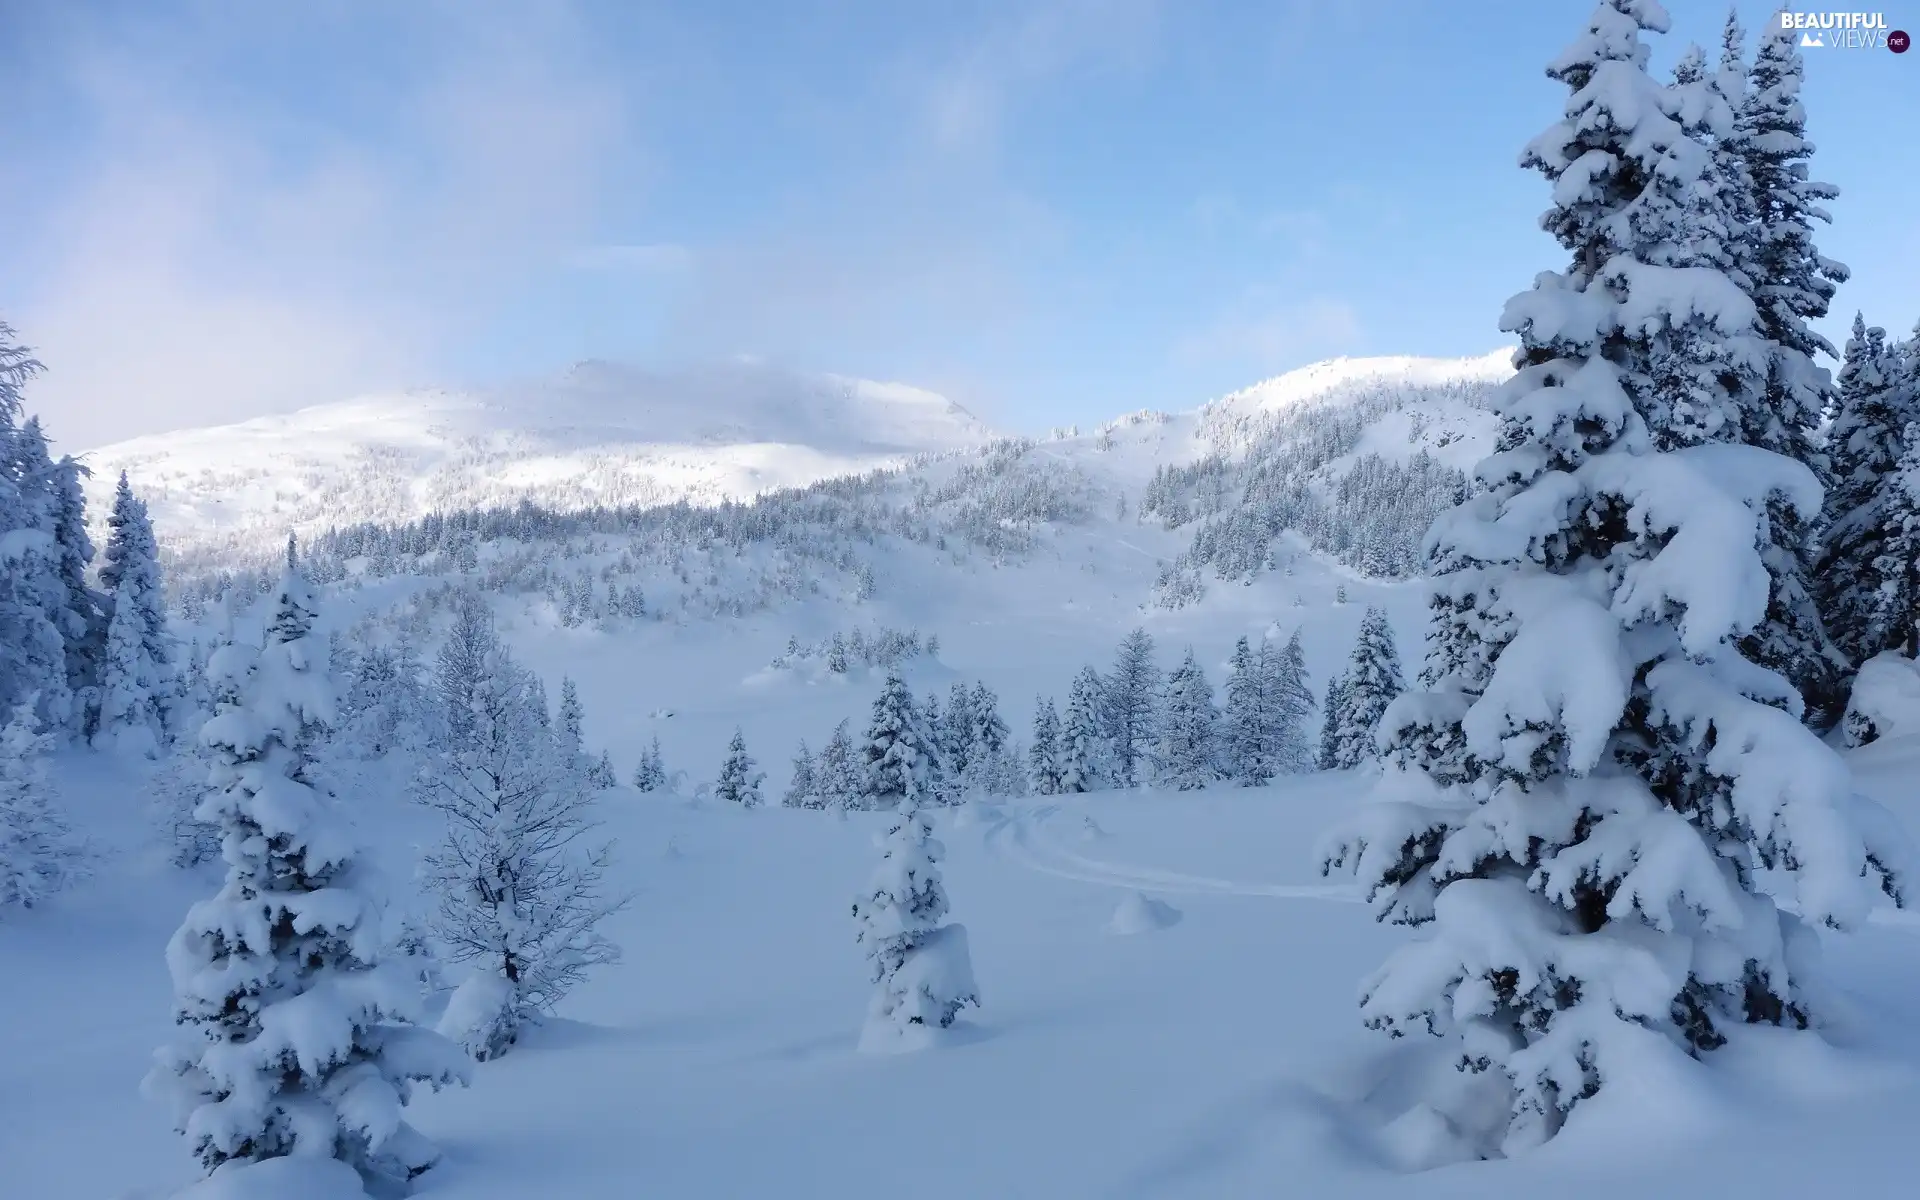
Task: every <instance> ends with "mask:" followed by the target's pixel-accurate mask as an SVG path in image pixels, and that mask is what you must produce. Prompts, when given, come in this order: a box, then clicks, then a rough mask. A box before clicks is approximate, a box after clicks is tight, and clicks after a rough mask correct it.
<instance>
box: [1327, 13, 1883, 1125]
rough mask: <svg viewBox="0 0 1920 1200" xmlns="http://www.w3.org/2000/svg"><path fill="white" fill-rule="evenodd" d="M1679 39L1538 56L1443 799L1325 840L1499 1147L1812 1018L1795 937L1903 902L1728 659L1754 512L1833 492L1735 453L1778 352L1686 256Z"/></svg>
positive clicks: (1838, 774) (1420, 730)
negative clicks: (1765, 876) (1526, 235)
mask: <svg viewBox="0 0 1920 1200" xmlns="http://www.w3.org/2000/svg"><path fill="white" fill-rule="evenodd" d="M1666 23H1667V18H1666V14H1665V13H1664V12H1663V11H1662V10H1661V9H1660V8H1659V7H1658V5H1656V4H1654V3H1652V0H1608V2H1606V3H1602V4H1601V5H1600V6H1599V7H1598V8H1597V10H1596V11H1595V13H1594V16H1593V18H1592V21H1591V24H1590V26H1589V28H1588V30H1587V32H1586V33H1585V35H1584V36H1582V37H1581V38H1580V39H1579V40H1578V41H1577V42H1576V43H1575V44H1574V45H1573V46H1572V47H1571V48H1570V49H1569V50H1568V51H1567V52H1565V53H1564V54H1563V55H1562V56H1561V57H1560V58H1559V59H1558V60H1557V61H1556V62H1555V63H1554V64H1553V65H1552V67H1551V68H1550V69H1549V74H1550V75H1551V76H1552V77H1553V78H1555V79H1557V80H1560V81H1561V82H1563V83H1565V84H1566V85H1567V86H1568V87H1569V89H1570V90H1571V92H1572V96H1571V99H1570V100H1569V101H1568V104H1567V107H1566V113H1565V118H1564V120H1562V121H1560V122H1558V123H1556V124H1555V125H1553V126H1552V127H1551V128H1550V129H1548V130H1547V132H1545V133H1544V134H1542V135H1541V136H1540V137H1538V138H1536V139H1535V140H1534V141H1533V142H1532V143H1531V144H1530V146H1529V147H1528V149H1527V152H1526V155H1525V157H1524V159H1523V162H1524V163H1525V165H1527V166H1530V167H1534V168H1537V169H1539V170H1540V171H1541V172H1542V173H1543V174H1545V175H1546V176H1547V177H1548V179H1550V180H1552V181H1553V182H1554V183H1555V190H1554V197H1555V206H1554V208H1553V209H1551V210H1550V211H1549V213H1548V214H1547V217H1546V219H1545V221H1544V224H1545V227H1546V228H1547V229H1548V230H1549V231H1550V232H1552V233H1553V234H1554V235H1555V237H1556V238H1557V239H1558V240H1559V241H1560V243H1561V244H1562V245H1563V246H1565V247H1566V248H1567V250H1568V251H1569V252H1570V255H1571V258H1572V261H1571V265H1570V266H1569V267H1568V269H1567V270H1565V271H1564V272H1546V273H1543V274H1541V275H1540V276H1538V277H1537V279H1536V281H1535V284H1534V287H1533V289H1532V290H1530V291H1528V292H1524V293H1522V294H1520V295H1519V296H1516V297H1515V298H1514V299H1513V300H1511V301H1509V303H1508V305H1507V309H1506V312H1505V315H1504V317H1503V320H1502V327H1503V328H1504V329H1507V330H1509V331H1511V332H1514V333H1516V334H1518V335H1519V337H1520V340H1521V350H1520V352H1519V355H1518V359H1517V366H1518V368H1519V370H1518V374H1517V375H1516V376H1515V378H1514V379H1513V380H1512V381H1511V382H1510V383H1509V384H1507V385H1506V386H1505V388H1504V389H1503V391H1502V393H1501V396H1500V400H1499V403H1498V408H1497V411H1498V413H1499V416H1500V419H1501V427H1500V435H1499V439H1498V441H1497V443H1496V446H1497V449H1496V452H1495V453H1494V454H1493V455H1492V456H1491V457H1489V458H1488V459H1487V460H1486V461H1484V462H1483V463H1481V464H1480V466H1479V467H1478V469H1477V475H1478V478H1479V481H1480V490H1479V492H1478V493H1477V494H1476V495H1474V496H1473V497H1471V498H1470V499H1469V500H1468V501H1467V502H1466V503H1465V504H1463V505H1462V506H1461V507H1459V508H1458V509H1456V510H1455V511H1453V512H1452V513H1450V514H1447V515H1446V516H1444V517H1442V518H1441V519H1440V520H1439V521H1438V522H1437V523H1436V525H1435V527H1434V530H1433V532H1432V534H1431V535H1430V537H1429V545H1430V547H1431V549H1432V551H1433V562H1434V566H1435V570H1436V572H1437V578H1436V585H1435V592H1436V595H1435V599H1434V617H1435V624H1434V629H1433V633H1432V636H1431V638H1430V640H1429V646H1430V648H1431V659H1430V662H1429V669H1430V670H1429V678H1430V679H1432V680H1433V683H1432V684H1431V685H1430V686H1431V688H1432V690H1430V691H1427V692H1425V693H1421V694H1413V695H1408V696H1406V697H1403V698H1402V699H1400V700H1399V701H1397V702H1396V703H1395V704H1394V705H1393V706H1392V708H1391V709H1390V710H1389V711H1388V713H1387V714H1386V717H1385V720H1384V722H1383V728H1382V737H1383V741H1384V742H1385V744H1386V745H1387V747H1388V749H1389V753H1390V756H1391V757H1392V758H1393V759H1394V760H1395V761H1396V762H1397V763H1398V764H1399V765H1401V766H1402V767H1403V768H1405V769H1407V770H1409V771H1412V772H1416V773H1419V774H1421V775H1424V776H1425V777H1426V778H1427V779H1429V780H1431V781H1432V782H1433V783H1434V784H1436V785H1438V789H1439V794H1438V795H1436V796H1435V797H1434V798H1433V799H1432V800H1430V801H1408V802H1387V801H1382V802H1379V803H1376V804H1373V805H1370V806H1367V808H1366V809H1365V810H1364V811H1362V812H1360V813H1357V814H1355V816H1354V817H1353V818H1352V820H1351V821H1350V823H1349V824H1348V825H1347V826H1346V827H1345V828H1343V829H1341V830H1339V831H1336V833H1335V834H1334V835H1333V836H1332V837H1331V838H1330V839H1329V840H1328V842H1327V843H1326V845H1325V846H1324V848H1323V855H1324V858H1323V869H1327V870H1331V869H1334V868H1336V867H1347V868H1351V869H1353V870H1355V871H1356V872H1357V874H1358V876H1359V878H1360V879H1361V880H1362V881H1363V882H1364V883H1365V884H1366V885H1367V886H1368V888H1369V889H1370V892H1371V895H1372V900H1373V903H1374V906H1375V911H1376V913H1377V915H1378V916H1379V917H1380V918H1381V919H1383V920H1390V921H1396V922H1404V923H1408V924H1415V925H1427V926H1429V927H1430V933H1429V936H1428V937H1427V938H1426V939H1425V940H1423V941H1420V942H1417V943H1414V944H1412V945H1409V946H1406V947H1404V948H1402V949H1401V950H1399V951H1398V952H1396V953H1395V954H1394V955H1393V956H1392V957H1391V958H1390V959H1389V960H1388V961H1387V963H1386V964H1385V965H1384V966H1383V967H1382V968H1381V969H1380V970H1379V971H1378V972H1377V973H1376V974H1375V975H1374V976H1373V977H1372V978H1371V979H1369V980H1368V981H1367V983H1366V985H1365V987H1364V990H1363V996H1362V1001H1361V1010H1362V1013H1363V1016H1364V1017H1365V1020H1366V1021H1367V1023H1368V1024H1369V1025H1370V1026H1373V1027H1375V1028H1378V1029H1382V1030H1386V1031H1388V1032H1390V1033H1393V1034H1404V1033H1408V1032H1412V1031H1414V1030H1425V1031H1428V1032H1430V1033H1433V1034H1436V1035H1438V1036H1441V1037H1444V1038H1448V1039H1451V1040H1452V1042H1453V1045H1454V1047H1455V1049H1457V1051H1458V1053H1459V1061H1460V1063H1461V1065H1462V1066H1463V1067H1464V1068H1465V1069H1467V1070H1469V1071H1474V1072H1494V1073H1497V1074H1495V1075H1493V1076H1491V1078H1492V1079H1496V1080H1503V1081H1504V1082H1505V1084H1506V1085H1507V1088H1506V1090H1507V1093H1508V1096H1509V1099H1510V1103H1509V1105H1508V1106H1507V1110H1506V1112H1505V1113H1504V1115H1502V1116H1500V1117H1499V1118H1497V1119H1494V1120H1492V1121H1491V1122H1490V1123H1489V1122H1476V1121H1475V1119H1474V1116H1473V1114H1471V1113H1468V1112H1466V1111H1457V1112H1450V1113H1447V1114H1445V1115H1446V1116H1447V1117H1448V1118H1449V1120H1451V1121H1452V1122H1453V1123H1454V1125H1455V1126H1456V1127H1457V1128H1458V1129H1460V1130H1461V1132H1462V1135H1463V1138H1464V1139H1465V1140H1466V1141H1467V1143H1468V1145H1469V1148H1470V1149H1471V1150H1474V1151H1477V1152H1479V1153H1482V1154H1492V1153H1502V1152H1504V1153H1513V1152H1516V1151H1519V1150H1522V1149H1525V1148H1527V1147H1528V1146H1531V1145H1534V1144H1537V1143H1538V1142H1540V1141H1542V1140H1543V1139H1545V1138H1548V1137H1550V1136H1552V1135H1553V1133H1554V1132H1555V1131H1556V1130H1557V1129H1558V1128H1559V1127H1560V1125H1561V1122H1562V1121H1563V1119H1564V1117H1565V1114H1566V1113H1567V1112H1568V1111H1569V1110H1571V1109H1572V1108H1573V1107H1574V1106H1576V1105H1578V1104H1579V1103H1581V1102H1582V1101H1583V1100H1585V1099H1586V1098H1588V1097H1591V1096H1593V1095H1594V1094H1596V1093H1597V1092H1598V1091H1600V1090H1601V1089H1603V1088H1607V1087H1611V1086H1614V1085H1615V1083H1616V1082H1617V1080H1618V1079H1619V1078H1621V1077H1622V1075H1623V1074H1626V1073H1639V1072H1643V1071H1645V1070H1646V1069H1647V1067H1648V1065H1649V1063H1650V1061H1651V1060H1652V1059H1653V1058H1657V1057H1658V1056H1661V1055H1674V1056H1680V1055H1699V1054H1702V1053H1705V1052H1707V1051H1710V1050H1712V1049H1714V1048H1715V1047H1717V1046H1719V1045H1721V1044H1723V1043H1724V1042H1725V1041H1726V1038H1727V1035H1728V1030H1729V1029H1730V1028H1731V1027H1734V1026H1737V1025H1739V1024H1740V1023H1742V1022H1771V1023H1777V1024H1791V1025H1800V1026H1804V1025H1805V1024H1807V1023H1808V1022H1810V1021H1811V1020H1813V1019H1815V1017H1816V1015H1817V1014H1815V1013H1814V1011H1813V1010H1812V1007H1811V1004H1810V1001H1809V991H1808V982H1807V977H1808V973H1809V971H1810V969H1811V965H1812V963H1811V958H1812V955H1813V953H1814V951H1815V949H1816V946H1815V939H1814V938H1813V937H1812V936H1811V934H1810V933H1809V931H1808V930H1807V928H1806V927H1805V925H1803V921H1804V922H1808V923H1812V924H1820V925H1828V926H1832V927H1835V928H1841V929H1845V928H1851V927H1853V926H1856V925H1858V924H1859V923H1861V922H1862V921H1864V920H1865V918H1866V916H1867V913H1868V911H1869V909H1870V908H1871V906H1872V905H1873V903H1874V902H1875V894H1876V892H1877V891H1879V890H1881V889H1884V890H1885V891H1887V892H1888V893H1889V894H1891V895H1893V896H1894V897H1895V899H1896V900H1899V899H1900V897H1901V893H1902V888H1903V886H1904V879H1903V869H1904V867H1903V864H1904V862H1905V859H1906V857H1907V851H1906V848H1905V847H1904V845H1902V844H1901V840H1902V839H1901V838H1900V836H1899V833H1898V830H1897V827H1896V826H1895V825H1894V824H1893V822H1892V820H1891V818H1889V817H1887V816H1886V814H1884V813H1882V812H1879V811H1878V810H1876V809H1874V808H1872V806H1870V805H1869V804H1868V803H1867V802H1865V801H1864V800H1860V799H1857V798H1856V797H1854V795H1853V793H1852V789H1851V787H1850V786H1849V781H1848V778H1847V771H1846V768H1845V766H1844V764H1843V763H1841V762H1840V760H1839V759H1838V758H1837V757H1836V756H1835V755H1834V754H1833V753H1832V752H1831V751H1830V750H1829V749H1827V747H1826V746H1824V745H1823V744H1822V743H1821V741H1820V740H1819V738H1818V737H1817V736H1816V735H1815V734H1813V733H1812V732H1811V731H1809V730H1808V729H1806V728H1805V727H1804V726H1803V725H1802V724H1801V723H1800V721H1799V720H1798V715H1799V707H1800V706H1799V698H1798V697H1797V696H1796V695H1795V694H1794V693H1793V691H1792V688H1791V686H1790V685H1789V684H1788V683H1787V682H1786V681H1785V680H1783V679H1782V678H1781V677H1779V676H1778V675H1777V674H1775V673H1773V672H1771V671H1768V670H1765V669H1764V668H1761V667H1759V666H1757V665H1756V664H1754V663H1752V662H1751V661H1750V660H1748V659H1746V658H1744V657H1743V656H1742V655H1741V653H1740V649H1739V647H1740V639H1742V638H1744V637H1745V636H1746V635H1747V634H1748V633H1750V632H1751V631H1752V630H1753V629H1754V627H1755V626H1757V625H1758V624H1759V623H1760V621H1762V620H1763V619H1764V617H1765V614H1766V611H1767V600H1768V591H1769V586H1770V580H1769V577H1768V574H1767V569H1766V565H1765V559H1764V557H1763V553H1762V551H1763V548H1764V545H1765V541H1766V538H1767V537H1768V536H1769V534H1770V532H1771V530H1772V526H1771V524H1770V522H1769V521H1768V520H1767V516H1766V511H1767V509H1766V506H1767V500H1768V498H1769V497H1770V496H1773V495H1779V496H1782V497H1784V498H1785V499H1786V500H1788V501H1789V502H1791V503H1793V504H1795V505H1797V506H1798V507H1799V508H1800V511H1801V512H1803V513H1805V512H1807V511H1809V510H1811V509H1812V508H1813V507H1814V506H1815V505H1817V504H1818V502H1819V487H1818V484H1817V482H1816V480H1815V479H1814V478H1813V476H1812V473H1811V472H1810V471H1808V470H1807V469H1806V468H1805V467H1804V466H1803V465H1801V464H1798V463H1795V462H1793V461H1792V460H1791V459H1789V458H1787V457H1785V456H1782V455H1779V454H1777V453H1774V452H1771V451H1767V450H1764V449H1760V448H1757V447H1752V446H1746V445H1740V444H1736V443H1734V441H1733V439H1735V438H1737V437H1738V436H1739V435H1740V432H1741V427H1740V424H1739V422H1738V421H1737V420H1735V419H1734V418H1735V416H1737V413H1738V411H1739V404H1738V402H1737V400H1736V398H1735V397H1734V396H1733V395H1731V393H1732V392H1733V391H1734V390H1736V389H1740V388H1752V389H1756V390H1757V389H1758V388H1759V386H1760V371H1759V370H1758V369H1756V368H1755V367H1754V364H1756V363H1763V362H1764V361H1765V357H1764V352H1763V349H1761V348H1759V339H1758V338H1757V337H1756V335H1755V334H1754V332H1753V325H1754V321H1755V315H1754V311H1753V306H1752V305H1751V303H1750V302H1748V300H1747V299H1746V297H1745V296H1744V294H1743V293H1742V292H1741V290H1740V289H1739V288H1738V287H1737V286H1736V285H1735V284H1734V283H1733V282H1732V281H1731V280H1729V279H1728V278H1727V277H1726V276H1725V275H1724V274H1723V273H1722V272H1720V271H1718V270H1714V269H1711V268H1707V267H1702V266H1698V265H1696V264H1697V263H1698V262H1699V261H1700V259H1699V258H1697V257H1695V255H1696V254H1698V253H1700V249H1701V248H1700V247H1698V246H1697V244H1696V240H1697V239H1698V238H1700V237H1701V236H1703V233H1702V230H1701V228H1700V227H1698V226H1695V225H1690V224H1689V223H1688V221H1687V220H1686V215H1687V214H1686V212H1685V209H1684V205H1685V203H1686V200H1687V197H1689V196H1692V195H1697V194H1698V193H1697V192H1695V191H1694V190H1693V185H1694V184H1696V183H1697V182H1698V180H1699V177H1700V172H1701V170H1702V169H1703V168H1702V161H1703V158H1704V149H1703V148H1702V147H1701V146H1700V145H1699V144H1698V143H1697V142H1695V141H1694V140H1693V139H1691V138H1689V137H1687V136H1686V135H1685V133H1684V131H1682V130H1681V129H1680V128H1679V126H1678V123H1677V122H1676V120H1675V117H1674V104H1675V100H1674V97H1673V96H1672V94H1671V93H1670V92H1669V91H1668V90H1667V89H1665V88H1662V87H1661V86H1660V85H1658V84H1656V83H1655V82H1654V81H1653V80H1652V79H1651V78H1649V77H1648V75H1647V74H1646V70H1645V63H1646V56H1647V50H1646V47H1645V46H1644V45H1643V44H1642V42H1641V40H1640V32H1641V30H1643V29H1663V28H1665V26H1666ZM1576 182H1577V184H1578V186H1575V184H1576ZM1436 668H1437V670H1436ZM1761 869H1769V870H1772V871H1774V872H1775V873H1776V878H1777V882H1774V883H1770V884H1769V887H1770V888H1772V887H1776V886H1777V887H1788V888H1791V889H1792V891H1793V893H1794V897H1795V901H1796V904H1797V907H1798V909H1799V915H1798V916H1794V915H1789V914H1787V913H1784V912H1782V911H1780V910H1779V909H1777V908H1776V907H1775V904H1774V901H1773V900H1772V899H1771V897H1770V896H1769V895H1768V894H1766V893H1763V892H1761V891H1760V890H1759V885H1758V882H1757V880H1756V874H1757V872H1758V871H1760V870H1761ZM1442 1103H1444V1102H1442Z"/></svg>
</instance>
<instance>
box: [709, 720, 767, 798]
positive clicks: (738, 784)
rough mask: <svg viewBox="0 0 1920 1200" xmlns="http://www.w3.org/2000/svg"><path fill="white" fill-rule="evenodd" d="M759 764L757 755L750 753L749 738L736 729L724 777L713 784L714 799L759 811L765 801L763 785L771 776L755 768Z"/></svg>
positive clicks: (725, 763)
mask: <svg viewBox="0 0 1920 1200" xmlns="http://www.w3.org/2000/svg"><path fill="white" fill-rule="evenodd" d="M757 765H758V764H756V763H755V762H754V761H753V755H751V754H748V753H747V739H746V736H745V735H744V734H742V733H741V732H740V729H739V727H738V726H736V727H735V728H734V731H733V737H732V738H731V739H730V740H729V741H728V742H727V757H726V759H725V760H724V761H722V762H721V764H720V777H719V778H718V779H716V780H715V781H714V784H713V795H714V799H716V800H724V801H726V802H727V803H729V804H738V805H739V806H740V807H741V808H759V807H760V805H761V804H763V803H764V802H765V797H764V796H762V795H761V793H760V785H761V784H762V783H764V782H765V781H766V778H767V777H766V775H765V773H764V772H761V771H758V770H756V769H755V767H756V766H757Z"/></svg>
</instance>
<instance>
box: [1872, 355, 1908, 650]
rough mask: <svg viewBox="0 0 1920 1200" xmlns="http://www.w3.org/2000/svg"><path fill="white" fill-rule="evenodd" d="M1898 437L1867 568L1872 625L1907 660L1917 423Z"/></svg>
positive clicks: (1882, 492)
mask: <svg viewBox="0 0 1920 1200" xmlns="http://www.w3.org/2000/svg"><path fill="white" fill-rule="evenodd" d="M1914 349H1915V350H1917V351H1920V339H1916V342H1915V345H1914ZM1914 365H1915V366H1916V367H1920V360H1917V361H1916V362H1915V364H1914ZM1903 440H1904V441H1905V442H1906V449H1905V451H1904V452H1903V453H1902V454H1901V456H1900V461H1899V462H1898V463H1897V464H1895V466H1894V469H1893V472H1892V474H1890V475H1889V476H1888V477H1887V479H1886V480H1885V481H1884V482H1883V484H1882V485H1881V497H1882V498H1881V502H1880V503H1881V524H1882V526H1883V527H1884V529H1885V533H1884V535H1883V537H1884V540H1883V542H1882V543H1881V549H1880V557H1879V558H1878V559H1877V560H1876V561H1875V562H1874V568H1873V573H1874V576H1875V577H1876V578H1877V579H1878V580H1879V581H1880V587H1879V590H1878V592H1876V594H1875V596H1874V601H1875V607H1874V611H1873V618H1872V623H1873V627H1874V628H1876V629H1878V630H1880V631H1881V633H1880V638H1881V640H1883V641H1885V642H1888V643H1891V645H1889V646H1888V649H1889V650H1892V651H1893V652H1895V653H1897V654H1899V655H1901V656H1902V657H1905V658H1910V659H1911V658H1916V657H1920V421H1915V422H1909V423H1908V425H1907V428H1906V434H1905V437H1904V439H1903Z"/></svg>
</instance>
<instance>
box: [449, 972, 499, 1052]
mask: <svg viewBox="0 0 1920 1200" xmlns="http://www.w3.org/2000/svg"><path fill="white" fill-rule="evenodd" d="M513 1003H514V997H513V984H512V983H510V982H508V981H507V980H506V979H505V978H503V977H501V976H499V975H495V974H493V973H491V972H488V971H475V972H474V973H473V974H471V975H469V976H467V977H466V979H465V980H463V981H462V982H461V984H460V986H459V987H457V988H455V989H454V990H453V995H452V996H451V997H450V998H449V999H448V1000H447V1011H446V1012H445V1013H443V1014H441V1017H440V1024H439V1026H438V1032H439V1034H440V1036H442V1037H444V1038H447V1039H449V1040H450V1041H452V1042H453V1043H454V1044H455V1045H457V1046H459V1047H460V1048H461V1049H462V1050H465V1051H466V1052H467V1053H468V1054H470V1055H472V1056H473V1057H474V1058H476V1059H478V1060H480V1061H481V1062H485V1061H486V1060H487V1059H489V1058H492V1057H494V1056H496V1055H497V1054H499V1052H500V1051H501V1050H503V1049H505V1048H506V1046H505V1044H504V1043H505V1042H510V1041H511V1040H512V1039H511V1038H510V1037H507V1036H506V1035H505V1034H503V1032H502V1030H503V1026H504V1025H505V1023H506V1018H507V1016H508V1015H509V1010H511V1009H512V1007H513Z"/></svg>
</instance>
